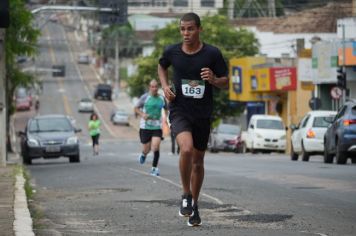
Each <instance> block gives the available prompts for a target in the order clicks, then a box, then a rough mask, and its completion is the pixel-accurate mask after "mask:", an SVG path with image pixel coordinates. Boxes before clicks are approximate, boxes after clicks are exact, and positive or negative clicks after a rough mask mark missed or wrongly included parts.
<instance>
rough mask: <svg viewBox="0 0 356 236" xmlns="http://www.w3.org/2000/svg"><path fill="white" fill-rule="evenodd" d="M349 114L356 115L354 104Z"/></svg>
mask: <svg viewBox="0 0 356 236" xmlns="http://www.w3.org/2000/svg"><path fill="white" fill-rule="evenodd" d="M351 114H352V115H353V116H356V106H353V107H352V109H351Z"/></svg>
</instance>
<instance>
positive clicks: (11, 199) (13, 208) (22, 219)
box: [0, 153, 34, 236]
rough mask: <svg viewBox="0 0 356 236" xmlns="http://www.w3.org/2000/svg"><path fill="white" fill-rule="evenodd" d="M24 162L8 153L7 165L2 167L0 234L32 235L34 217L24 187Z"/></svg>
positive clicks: (0, 169) (0, 181) (2, 235)
mask: <svg viewBox="0 0 356 236" xmlns="http://www.w3.org/2000/svg"><path fill="white" fill-rule="evenodd" d="M21 166H22V163H21V160H20V158H19V157H18V156H17V155H16V154H15V153H8V161H7V166H6V167H0V235H1V236H15V235H16V236H32V235H34V233H33V230H32V218H31V215H30V212H29V209H28V205H27V197H26V193H25V189H24V185H25V179H24V177H23V173H22V167H21Z"/></svg>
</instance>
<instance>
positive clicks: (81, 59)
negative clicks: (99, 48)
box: [78, 54, 90, 65]
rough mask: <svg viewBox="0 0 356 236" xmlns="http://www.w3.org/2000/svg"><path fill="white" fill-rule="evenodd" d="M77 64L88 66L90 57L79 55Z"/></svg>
mask: <svg viewBox="0 0 356 236" xmlns="http://www.w3.org/2000/svg"><path fill="white" fill-rule="evenodd" d="M78 63H79V64H86V65H88V64H89V63H90V57H89V56H88V55H86V54H81V55H79V57H78Z"/></svg>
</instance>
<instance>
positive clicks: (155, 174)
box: [150, 167, 159, 176]
mask: <svg viewBox="0 0 356 236" xmlns="http://www.w3.org/2000/svg"><path fill="white" fill-rule="evenodd" d="M150 174H151V175H152V176H159V169H158V168H157V167H152V170H151V172H150Z"/></svg>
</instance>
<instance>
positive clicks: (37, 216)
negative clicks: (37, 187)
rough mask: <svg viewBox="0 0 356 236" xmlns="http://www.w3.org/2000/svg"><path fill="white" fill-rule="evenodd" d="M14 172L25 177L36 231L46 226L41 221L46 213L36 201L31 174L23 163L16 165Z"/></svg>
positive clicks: (25, 186) (29, 206)
mask: <svg viewBox="0 0 356 236" xmlns="http://www.w3.org/2000/svg"><path fill="white" fill-rule="evenodd" d="M13 173H14V175H15V176H16V175H21V174H23V177H24V179H25V185H24V189H25V193H26V197H27V204H28V209H29V211H30V214H31V218H32V221H33V230H34V231H35V230H39V229H43V228H45V226H44V224H43V223H41V222H42V220H43V219H44V213H43V211H42V210H41V209H40V206H38V205H37V204H36V203H35V201H34V198H35V195H34V194H35V193H34V189H33V187H32V185H31V176H30V173H29V171H28V170H27V169H26V167H25V166H23V165H15V166H14V168H13Z"/></svg>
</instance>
